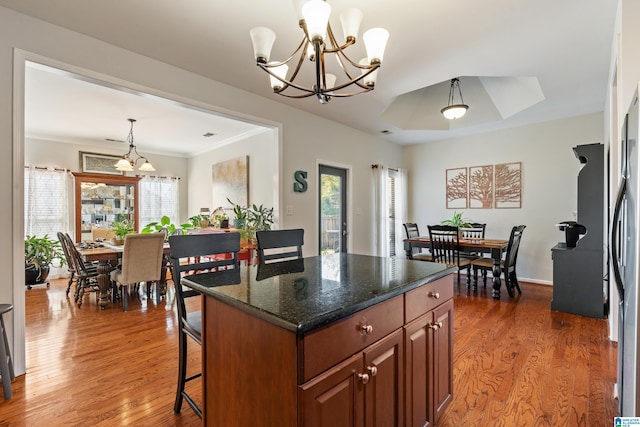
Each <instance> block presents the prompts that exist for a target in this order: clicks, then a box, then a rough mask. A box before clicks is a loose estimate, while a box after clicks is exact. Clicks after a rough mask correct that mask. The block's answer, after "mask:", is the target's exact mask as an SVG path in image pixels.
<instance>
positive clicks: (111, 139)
mask: <svg viewBox="0 0 640 427" xmlns="http://www.w3.org/2000/svg"><path fill="white" fill-rule="evenodd" d="M104 140H105V141H107V142H124V141H123V140H121V139H113V138H105V139H104Z"/></svg>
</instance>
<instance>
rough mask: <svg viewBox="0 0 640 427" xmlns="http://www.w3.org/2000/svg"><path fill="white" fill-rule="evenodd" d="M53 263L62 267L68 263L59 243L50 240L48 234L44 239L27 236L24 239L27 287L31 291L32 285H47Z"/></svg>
mask: <svg viewBox="0 0 640 427" xmlns="http://www.w3.org/2000/svg"><path fill="white" fill-rule="evenodd" d="M53 261H58V262H59V263H60V265H64V264H65V263H66V259H65V257H64V252H63V251H62V245H61V244H60V242H59V241H57V240H52V239H49V236H48V235H46V234H45V235H44V236H43V237H36V236H27V237H26V238H25V239H24V273H25V274H24V276H25V285H26V286H27V287H28V288H29V289H31V285H35V284H38V283H46V280H47V277H48V276H49V269H50V267H51V264H52V263H53Z"/></svg>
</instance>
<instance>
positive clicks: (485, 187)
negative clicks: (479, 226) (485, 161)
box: [469, 165, 493, 209]
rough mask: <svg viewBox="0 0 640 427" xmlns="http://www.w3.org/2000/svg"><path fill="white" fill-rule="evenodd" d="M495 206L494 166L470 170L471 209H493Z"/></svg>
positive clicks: (475, 167) (476, 167)
mask: <svg viewBox="0 0 640 427" xmlns="http://www.w3.org/2000/svg"><path fill="white" fill-rule="evenodd" d="M492 206H493V166H492V165H488V166H474V167H470V168H469V207H470V208H481V209H491V207H492Z"/></svg>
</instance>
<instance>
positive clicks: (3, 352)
mask: <svg viewBox="0 0 640 427" xmlns="http://www.w3.org/2000/svg"><path fill="white" fill-rule="evenodd" d="M11 310H13V305H11V304H0V329H2V331H0V332H2V339H0V375H1V376H2V390H3V392H4V398H5V400H8V399H11V398H12V397H13V391H12V390H11V381H13V379H14V378H15V373H14V371H13V360H12V358H11V352H10V351H9V341H8V340H7V329H6V328H5V326H4V316H3V315H4V313H7V312H9V311H11Z"/></svg>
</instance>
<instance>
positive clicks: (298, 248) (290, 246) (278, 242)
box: [256, 228, 304, 264]
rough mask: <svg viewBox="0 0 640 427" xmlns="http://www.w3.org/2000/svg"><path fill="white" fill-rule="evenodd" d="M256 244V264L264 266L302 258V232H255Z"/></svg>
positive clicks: (292, 230)
mask: <svg viewBox="0 0 640 427" xmlns="http://www.w3.org/2000/svg"><path fill="white" fill-rule="evenodd" d="M256 242H257V244H258V263H259V264H266V263H267V262H272V261H276V262H277V261H283V260H286V259H299V258H302V245H304V230H303V229H302V228H295V229H290V230H268V231H256Z"/></svg>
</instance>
